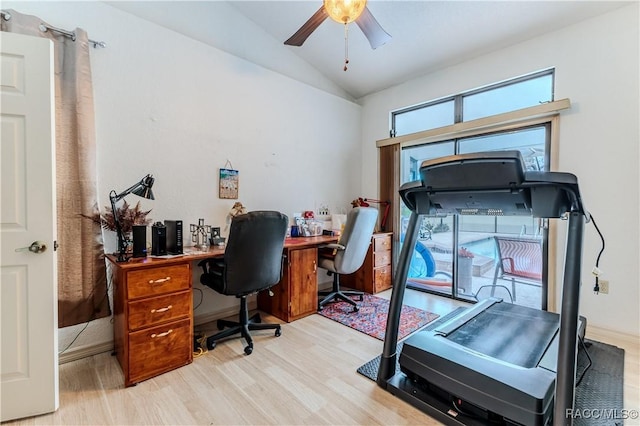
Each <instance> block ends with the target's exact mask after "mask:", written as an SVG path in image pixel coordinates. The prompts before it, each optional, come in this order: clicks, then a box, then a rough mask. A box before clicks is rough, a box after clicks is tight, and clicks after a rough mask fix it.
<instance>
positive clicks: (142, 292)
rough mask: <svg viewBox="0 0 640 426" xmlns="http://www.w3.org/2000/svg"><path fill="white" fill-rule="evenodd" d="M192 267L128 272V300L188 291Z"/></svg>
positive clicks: (180, 266)
mask: <svg viewBox="0 0 640 426" xmlns="http://www.w3.org/2000/svg"><path fill="white" fill-rule="evenodd" d="M190 283H191V267H190V265H189V264H188V263H184V264H180V265H172V266H162V267H158V268H144V269H139V270H134V271H129V272H127V298H128V299H136V298H139V297H148V296H155V295H160V294H164V293H171V292H174V291H179V290H188V289H189V288H191V287H190Z"/></svg>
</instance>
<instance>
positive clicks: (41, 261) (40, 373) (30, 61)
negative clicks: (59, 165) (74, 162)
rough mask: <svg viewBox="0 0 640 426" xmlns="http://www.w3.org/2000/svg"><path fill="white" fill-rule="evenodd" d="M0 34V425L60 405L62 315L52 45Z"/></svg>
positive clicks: (43, 41)
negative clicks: (59, 290)
mask: <svg viewBox="0 0 640 426" xmlns="http://www.w3.org/2000/svg"><path fill="white" fill-rule="evenodd" d="M0 37H1V38H2V44H1V52H0V57H1V64H2V68H1V72H0V94H1V103H0V116H1V121H2V133H1V138H2V150H1V151H0V162H1V164H0V166H1V167H2V169H1V172H2V181H1V184H0V187H1V190H2V193H1V202H2V204H1V205H0V247H1V250H2V253H1V255H2V257H1V258H0V271H1V281H0V319H1V321H2V323H1V325H0V332H1V333H2V334H1V335H0V339H1V344H2V347H1V349H0V356H1V369H0V373H1V382H2V385H1V388H0V401H1V407H0V408H1V411H0V420H2V421H5V420H10V419H16V418H21V417H27V416H33V415H37V414H43V413H49V412H52V411H55V410H56V409H57V408H58V310H57V276H56V253H55V251H54V242H55V238H56V227H55V223H56V216H55V166H54V162H55V144H54V136H53V135H54V134H55V133H54V131H53V128H54V119H53V117H54V116H53V114H54V95H53V90H54V86H53V62H52V61H53V43H52V42H51V41H50V40H46V39H41V38H37V37H29V36H24V35H17V34H12V33H6V32H3V33H1V35H0ZM34 242H35V243H36V244H32V243H34ZM29 248H31V250H29Z"/></svg>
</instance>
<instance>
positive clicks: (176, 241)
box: [164, 220, 182, 254]
mask: <svg viewBox="0 0 640 426" xmlns="http://www.w3.org/2000/svg"><path fill="white" fill-rule="evenodd" d="M164 226H165V227H166V228H167V254H182V221H181V220H165V221H164Z"/></svg>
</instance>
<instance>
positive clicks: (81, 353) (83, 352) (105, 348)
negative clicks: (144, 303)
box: [58, 299, 258, 364]
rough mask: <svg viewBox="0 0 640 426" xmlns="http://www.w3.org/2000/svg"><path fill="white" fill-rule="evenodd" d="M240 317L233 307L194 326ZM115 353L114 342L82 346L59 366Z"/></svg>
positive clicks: (60, 359)
mask: <svg viewBox="0 0 640 426" xmlns="http://www.w3.org/2000/svg"><path fill="white" fill-rule="evenodd" d="M247 306H248V308H249V310H250V311H251V310H255V309H257V308H258V302H257V300H255V299H254V300H250V301H248V305H247ZM237 315H238V307H237V306H231V307H229V308H227V309H223V310H219V311H215V312H209V313H206V314H201V315H194V317H193V325H194V326H198V325H202V324H206V323H208V322H212V321H217V320H219V319H220V318H228V317H236V316H237ZM112 351H113V340H110V341H108V342H102V343H96V344H92V345H86V346H82V347H79V348H76V349H69V350H67V351H65V352H64V353H62V354H60V355H59V356H58V364H66V363H67V362H72V361H77V360H79V359H82V358H87V357H90V356H94V355H98V354H101V353H104V352H112Z"/></svg>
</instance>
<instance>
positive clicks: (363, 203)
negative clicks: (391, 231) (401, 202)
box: [358, 198, 391, 232]
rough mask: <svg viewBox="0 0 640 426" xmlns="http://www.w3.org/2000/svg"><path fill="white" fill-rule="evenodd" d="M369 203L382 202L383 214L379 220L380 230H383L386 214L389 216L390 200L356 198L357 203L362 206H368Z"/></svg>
mask: <svg viewBox="0 0 640 426" xmlns="http://www.w3.org/2000/svg"><path fill="white" fill-rule="evenodd" d="M369 203H373V204H383V205H384V206H385V207H384V214H383V215H382V220H381V221H380V231H382V232H384V228H385V226H386V224H387V216H389V207H391V202H389V201H384V200H374V199H373V198H358V204H359V205H360V206H362V207H369Z"/></svg>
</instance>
